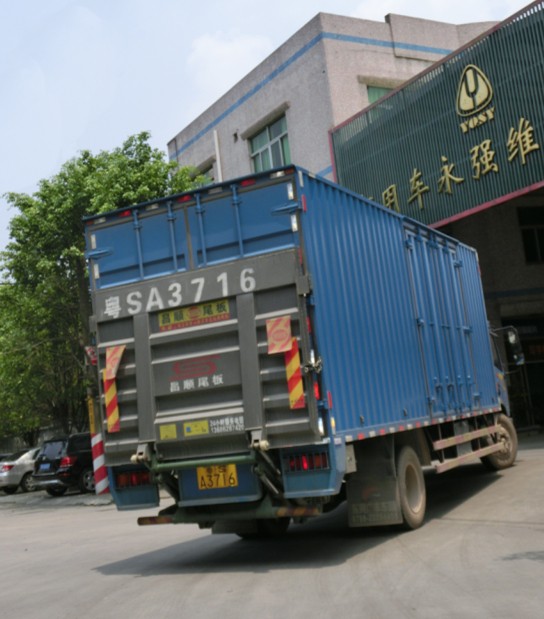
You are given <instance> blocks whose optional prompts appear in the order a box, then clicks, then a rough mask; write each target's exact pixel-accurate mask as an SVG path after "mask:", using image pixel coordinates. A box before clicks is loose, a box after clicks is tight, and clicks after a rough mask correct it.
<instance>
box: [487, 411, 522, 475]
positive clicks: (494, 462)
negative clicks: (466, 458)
mask: <svg viewBox="0 0 544 619" xmlns="http://www.w3.org/2000/svg"><path fill="white" fill-rule="evenodd" d="M497 424H498V425H499V426H500V430H499V439H498V440H499V442H501V443H502V449H501V450H500V451H496V452H495V453H492V454H490V455H489V456H484V457H483V458H482V459H481V460H482V463H483V464H484V466H486V467H487V468H488V469H490V470H492V471H501V470H502V469H507V468H509V467H510V466H512V465H513V464H514V460H515V459H516V456H517V453H518V435H517V432H516V428H515V427H514V424H513V422H512V420H511V419H510V417H507V416H506V415H505V414H504V413H501V414H500V415H499V417H498V419H497Z"/></svg>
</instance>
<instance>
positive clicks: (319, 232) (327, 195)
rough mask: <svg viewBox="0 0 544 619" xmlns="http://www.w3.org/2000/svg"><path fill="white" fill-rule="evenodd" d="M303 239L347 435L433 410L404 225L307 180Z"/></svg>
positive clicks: (338, 414) (327, 378)
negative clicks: (428, 397)
mask: <svg viewBox="0 0 544 619" xmlns="http://www.w3.org/2000/svg"><path fill="white" fill-rule="evenodd" d="M301 190H302V191H303V192H304V193H305V194H306V198H307V204H308V210H307V213H306V214H305V215H304V216H303V238H304V243H305V247H306V252H307V258H308V266H309V270H310V274H311V279H312V284H313V297H314V303H315V323H316V329H315V330H316V339H317V344H318V350H319V354H320V355H321V356H322V357H323V360H324V368H323V375H324V384H325V386H326V389H327V390H330V391H331V393H332V399H333V402H334V411H333V412H334V417H335V419H336V426H337V428H338V429H339V430H340V431H348V430H356V429H358V428H363V429H368V428H369V427H374V426H379V425H386V424H389V423H392V422H399V421H400V422H402V421H410V420H412V419H416V418H421V416H422V415H423V414H424V413H425V411H426V410H427V403H426V394H425V386H424V376H423V374H422V371H421V360H420V358H419V354H420V353H419V347H418V341H417V330H416V327H415V317H414V315H413V310H412V300H411V291H410V288H409V285H408V278H407V272H406V269H407V267H406V259H405V255H404V252H405V248H404V237H403V228H402V221H401V220H400V219H396V218H394V217H393V218H392V217H391V214H390V213H389V212H387V211H385V210H384V209H380V208H378V207H375V206H373V205H372V204H370V203H368V202H366V201H363V200H361V199H360V198H359V197H357V196H355V195H354V194H349V193H347V192H343V191H338V189H337V188H336V187H335V186H332V185H330V184H327V183H322V182H316V181H314V180H313V179H311V178H308V177H304V186H303V188H302V189H301Z"/></svg>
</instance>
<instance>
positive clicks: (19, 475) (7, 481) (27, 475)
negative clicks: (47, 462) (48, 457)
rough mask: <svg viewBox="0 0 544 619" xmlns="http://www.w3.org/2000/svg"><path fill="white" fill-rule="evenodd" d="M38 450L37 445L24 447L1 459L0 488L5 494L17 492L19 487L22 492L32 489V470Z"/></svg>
mask: <svg viewBox="0 0 544 619" xmlns="http://www.w3.org/2000/svg"><path fill="white" fill-rule="evenodd" d="M39 451H40V449H39V448H38V447H34V448H33V449H24V450H22V451H18V452H16V453H14V454H11V455H10V456H8V458H6V459H5V460H2V462H0V489H2V490H3V491H4V492H5V493H6V494H13V493H14V492H17V488H19V487H21V490H22V491H23V492H30V491H32V490H34V480H33V478H32V471H33V470H34V460H35V459H36V456H37V455H38V452H39Z"/></svg>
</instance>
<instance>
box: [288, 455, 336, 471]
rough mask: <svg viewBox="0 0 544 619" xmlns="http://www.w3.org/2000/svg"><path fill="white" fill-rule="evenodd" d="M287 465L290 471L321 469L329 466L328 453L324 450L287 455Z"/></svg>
mask: <svg viewBox="0 0 544 619" xmlns="http://www.w3.org/2000/svg"><path fill="white" fill-rule="evenodd" d="M288 465H289V472H290V473H298V472H306V471H322V470H323V469H328V468H330V467H329V455H328V454H327V452H326V451H321V452H317V453H304V454H297V455H292V456H289V459H288Z"/></svg>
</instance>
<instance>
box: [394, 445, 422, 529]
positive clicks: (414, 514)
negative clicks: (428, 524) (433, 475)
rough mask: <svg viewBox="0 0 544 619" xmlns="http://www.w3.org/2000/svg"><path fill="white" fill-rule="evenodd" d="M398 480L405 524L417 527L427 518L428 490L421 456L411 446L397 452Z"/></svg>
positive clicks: (412, 527)
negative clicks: (420, 460)
mask: <svg viewBox="0 0 544 619" xmlns="http://www.w3.org/2000/svg"><path fill="white" fill-rule="evenodd" d="M397 480H398V487H399V498H400V508H401V511H402V517H403V520H404V526H405V527H406V528H407V529H417V528H418V527H420V526H421V525H422V524H423V520H424V519H425V508H426V505H427V492H426V489H425V478H424V477H423V471H422V469H421V464H420V462H419V458H418V457H417V454H416V452H415V451H414V450H413V449H412V448H411V447H408V446H405V447H403V448H402V449H401V450H400V451H399V453H398V454H397Z"/></svg>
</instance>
